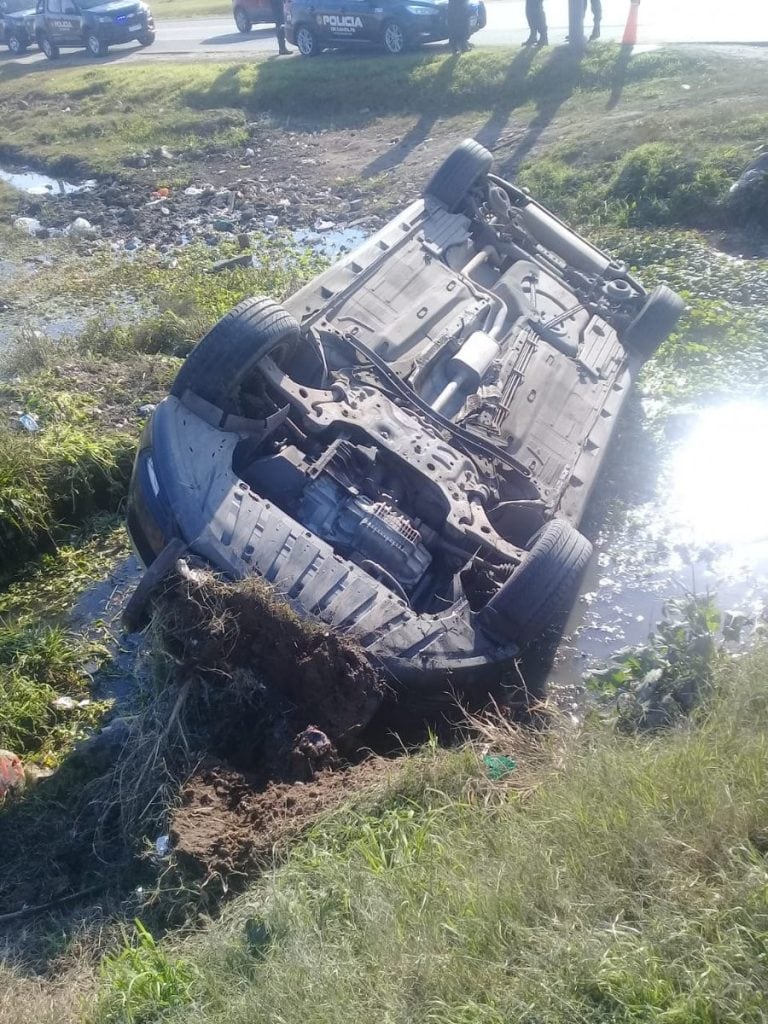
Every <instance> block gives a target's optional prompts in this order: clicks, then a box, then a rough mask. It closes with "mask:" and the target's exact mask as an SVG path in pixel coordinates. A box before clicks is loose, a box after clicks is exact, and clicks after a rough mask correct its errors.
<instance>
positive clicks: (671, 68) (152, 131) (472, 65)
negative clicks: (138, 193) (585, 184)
mask: <svg viewBox="0 0 768 1024" xmlns="http://www.w3.org/2000/svg"><path fill="white" fill-rule="evenodd" d="M617 59H618V50H617V48H616V47H613V46H610V45H606V46H599V47H596V48H594V49H592V50H590V52H589V54H588V55H587V57H586V59H585V60H584V61H583V63H582V64H581V65H578V64H576V63H574V62H573V60H572V58H571V57H570V56H569V54H568V52H567V51H566V50H564V49H559V50H547V51H545V52H543V53H541V54H535V55H534V54H532V53H531V52H530V51H526V52H525V53H521V51H519V50H510V49H485V48H484V49H482V50H476V51H474V52H472V53H469V54H466V55H464V56H462V57H461V58H460V59H456V58H454V57H451V56H449V55H445V54H426V53H414V54H409V55H406V56H405V57H403V58H401V59H399V60H398V61H394V62H393V61H387V60H382V59H381V57H380V56H372V57H367V58H359V57H358V58H349V59H346V58H345V59H341V60H338V59H337V60H332V61H331V60H328V61H298V60H297V61H288V62H286V63H285V64H282V63H277V62H275V61H261V62H256V61H251V62H248V63H246V64H236V63H226V64H225V63H209V62H207V61H206V62H202V63H201V62H197V63H195V64H182V63H173V64H161V63H156V62H153V63H152V66H151V67H150V66H143V65H135V66H131V67H130V68H128V67H121V66H119V65H111V66H103V67H99V68H98V69H94V68H72V69H69V68H68V69H62V70H60V71H59V72H58V73H57V75H56V77H55V81H54V80H53V79H52V78H51V76H50V75H49V74H47V73H43V72H42V71H41V70H40V69H38V68H37V66H35V65H31V66H29V67H18V66H14V67H11V66H10V65H9V66H7V67H4V68H0V117H2V119H3V123H4V124H6V126H7V132H6V136H5V139H6V141H5V142H4V144H3V145H2V147H0V152H3V153H5V154H6V155H9V156H14V155H16V156H17V157H20V158H21V157H24V158H32V159H36V160H40V161H45V162H46V163H48V164H49V165H50V166H52V167H55V168H57V169H59V170H60V171H62V172H65V171H66V172H67V173H77V172H78V171H82V172H84V171H97V172H99V171H101V172H110V171H114V170H116V169H120V168H121V167H122V162H123V161H124V160H125V158H126V157H127V156H128V155H129V154H130V153H131V152H134V151H137V150H142V149H151V148H152V147H153V146H157V145H161V144H164V145H168V146H170V148H171V149H176V150H177V151H178V150H180V149H182V150H183V149H185V148H194V149H195V150H200V149H201V148H204V149H215V148H217V147H221V146H224V145H226V146H231V145H234V144H237V143H242V142H244V141H245V139H246V138H247V131H246V122H247V120H248V119H249V118H250V117H252V116H253V115H258V114H262V113H267V114H271V115H275V116H277V117H281V118H283V117H292V118H298V119H299V122H300V123H302V122H305V123H307V124H308V125H311V126H312V128H317V127H318V126H320V127H322V126H325V125H330V124H334V123H336V124H338V123H339V122H340V121H341V122H345V121H346V122H349V121H354V122H356V123H361V122H363V123H364V122H366V121H370V120H371V119H372V118H373V117H376V116H382V115H387V114H401V115H402V114H426V113H432V112H433V113H435V114H436V115H440V116H441V117H449V116H451V115H454V114H461V113H465V112H472V111H474V112H486V111H493V112H495V113H499V112H501V111H506V112H511V111H512V110H513V109H516V108H519V107H520V106H522V105H524V104H526V103H529V102H532V101H535V102H536V103H538V104H541V105H553V106H554V107H555V108H556V107H557V106H559V105H560V104H561V103H563V102H565V101H566V100H567V99H568V97H569V96H571V95H578V94H579V93H585V94H595V93H604V92H605V91H606V90H610V88H611V85H612V83H613V81H614V79H615V74H616V72H615V68H616V62H617ZM714 67H715V72H716V73H714V72H713V71H712V66H710V65H709V64H708V63H707V62H706V61H703V60H702V59H701V58H696V57H688V56H681V55H679V54H675V53H667V52H664V51H661V52H658V53H651V54H644V55H642V56H641V57H638V58H636V59H635V60H634V61H633V62H632V63H631V64H630V65H629V67H628V69H627V70H626V84H625V88H627V89H631V88H632V87H637V88H641V87H642V85H643V83H646V82H648V81H653V82H654V84H655V87H656V88H661V89H662V90H663V91H664V90H671V89H674V88H676V87H679V83H680V81H681V80H682V79H683V78H693V79H694V80H696V79H699V78H703V77H704V76H708V77H714V78H716V79H718V80H719V81H726V80H727V73H726V72H725V71H724V70H723V68H722V66H721V65H720V64H719V63H717V62H716V63H715V65H714ZM753 73H754V75H755V76H756V77H759V76H760V69H758V70H757V71H755V72H753ZM361 95H362V96H364V97H365V104H366V108H367V113H366V114H361V112H360V111H361V103H360V96H361ZM20 98H24V99H25V101H26V102H27V104H28V106H27V107H25V108H23V109H22V108H20V107H19V104H18V100H19V99H20ZM149 110H151V111H152V116H151V117H148V116H147V111H149ZM202 140H204V142H203V141H202Z"/></svg>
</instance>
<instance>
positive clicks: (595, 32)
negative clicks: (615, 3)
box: [584, 0, 603, 43]
mask: <svg viewBox="0 0 768 1024" xmlns="http://www.w3.org/2000/svg"><path fill="white" fill-rule="evenodd" d="M590 3H591V5H592V35H591V36H590V37H589V41H590V43H593V42H594V41H595V39H599V38H600V22H601V21H602V20H603V5H602V3H601V0H590ZM586 16H587V0H584V17H585V18H586Z"/></svg>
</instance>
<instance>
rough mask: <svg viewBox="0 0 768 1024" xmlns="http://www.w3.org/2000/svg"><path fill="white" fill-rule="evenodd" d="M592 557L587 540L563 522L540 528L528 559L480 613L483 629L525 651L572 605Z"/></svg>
mask: <svg viewBox="0 0 768 1024" xmlns="http://www.w3.org/2000/svg"><path fill="white" fill-rule="evenodd" d="M591 554H592V545H591V544H590V543H589V541H588V540H587V538H586V537H584V536H583V535H582V534H580V533H579V531H578V530H576V529H574V527H572V526H571V524H570V523H568V522H566V521H565V520H564V519H551V520H550V521H549V522H548V523H547V524H546V525H545V526H543V527H542V528H541V530H540V531H539V533H538V534H537V536H536V537H535V539H534V542H533V545H532V547H531V549H530V551H529V552H528V554H527V556H526V557H525V558H524V559H523V561H522V562H521V563H520V566H519V567H518V568H517V569H516V570H515V571H514V573H513V574H512V576H511V577H510V578H509V579H508V580H507V582H506V583H505V584H504V585H503V586H502V588H501V589H500V590H499V591H498V592H497V593H496V594H495V595H494V596H493V597H492V598H491V600H490V601H489V602H488V604H487V605H486V606H485V608H483V609H482V610H481V611H480V612H479V613H478V619H479V621H480V623H481V625H482V628H483V629H486V630H487V631H488V632H490V633H492V634H494V635H495V636H498V637H499V638H503V639H506V640H507V641H511V642H514V643H517V644H519V645H520V646H523V645H524V644H527V643H530V641H531V640H533V639H534V638H535V637H537V636H538V635H539V634H540V633H541V631H542V630H543V629H544V628H545V627H546V626H548V625H550V624H551V623H554V622H557V620H558V618H560V617H561V616H562V614H563V612H565V611H567V609H569V608H570V607H571V604H572V603H573V598H574V596H575V594H576V591H577V589H578V586H579V581H580V580H581V577H582V574H583V572H584V569H585V568H586V566H587V562H588V561H589V559H590V556H591Z"/></svg>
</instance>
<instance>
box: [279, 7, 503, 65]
mask: <svg viewBox="0 0 768 1024" xmlns="http://www.w3.org/2000/svg"><path fill="white" fill-rule="evenodd" d="M467 7H468V15H469V31H470V34H471V33H473V32H478V31H479V30H480V29H481V28H484V27H485V22H486V16H485V4H484V3H483V0H470V2H469V3H468V4H467ZM285 29H286V35H287V37H288V41H289V42H290V43H293V45H294V46H296V47H298V50H299V53H301V54H302V55H303V56H304V57H314V56H315V55H316V54H318V53H320V52H321V51H322V50H325V49H328V48H329V47H336V46H349V45H357V44H360V43H368V44H370V43H376V44H378V45H380V46H383V47H384V49H385V50H387V52H388V53H393V54H398V53H404V52H405V51H406V50H408V49H410V48H412V47H414V46H418V45H420V44H421V43H433V42H438V41H439V40H441V39H447V38H448V0H418V2H413V3H411V2H409V0H286V3H285Z"/></svg>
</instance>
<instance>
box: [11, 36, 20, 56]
mask: <svg viewBox="0 0 768 1024" xmlns="http://www.w3.org/2000/svg"><path fill="white" fill-rule="evenodd" d="M8 49H9V50H10V51H11V53H20V52H21V43H20V42H19V40H18V39H17V38H16V36H11V38H10V39H9V40H8Z"/></svg>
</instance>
